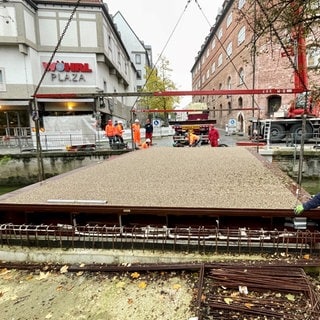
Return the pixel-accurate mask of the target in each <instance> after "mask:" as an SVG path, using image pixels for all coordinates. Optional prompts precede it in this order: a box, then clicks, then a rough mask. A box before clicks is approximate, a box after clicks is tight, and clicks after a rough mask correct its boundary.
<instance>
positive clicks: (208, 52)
mask: <svg viewBox="0 0 320 320" xmlns="http://www.w3.org/2000/svg"><path fill="white" fill-rule="evenodd" d="M209 54H210V51H209V49H207V51H206V57H207V58H208V57H209Z"/></svg>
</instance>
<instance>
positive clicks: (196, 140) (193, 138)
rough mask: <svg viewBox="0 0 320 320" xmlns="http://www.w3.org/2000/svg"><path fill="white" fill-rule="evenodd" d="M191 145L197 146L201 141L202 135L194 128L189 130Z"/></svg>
mask: <svg viewBox="0 0 320 320" xmlns="http://www.w3.org/2000/svg"><path fill="white" fill-rule="evenodd" d="M188 141H189V147H195V146H197V145H198V144H199V143H200V137H199V136H197V135H196V134H194V133H193V131H192V130H189V132H188Z"/></svg>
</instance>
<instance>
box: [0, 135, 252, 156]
mask: <svg viewBox="0 0 320 320" xmlns="http://www.w3.org/2000/svg"><path fill="white" fill-rule="evenodd" d="M218 130H219V133H220V144H225V145H227V146H228V147H233V146H236V143H237V141H248V138H247V137H245V136H239V135H236V134H233V135H226V132H225V131H224V130H222V129H218ZM143 140H144V137H142V141H143ZM130 144H131V142H129V146H130ZM105 145H106V146H105V147H107V148H108V143H107V141H105ZM153 145H154V146H155V147H156V146H161V147H173V138H172V135H165V136H154V138H153ZM29 149H30V147H29ZM28 151H29V152H32V151H31V149H30V150H28V149H24V148H23V147H22V148H20V147H19V146H17V145H3V144H2V145H1V144H0V155H1V154H4V155H5V154H16V153H27V152H28ZM33 152H34V151H33Z"/></svg>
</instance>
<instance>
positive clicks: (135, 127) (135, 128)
mask: <svg viewBox="0 0 320 320" xmlns="http://www.w3.org/2000/svg"><path fill="white" fill-rule="evenodd" d="M131 129H132V135H133V143H134V147H135V148H138V146H140V145H141V134H140V121H139V120H138V119H136V120H135V121H134V123H133V124H132V127H131Z"/></svg>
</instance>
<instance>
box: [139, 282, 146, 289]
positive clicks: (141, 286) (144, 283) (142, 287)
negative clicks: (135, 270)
mask: <svg viewBox="0 0 320 320" xmlns="http://www.w3.org/2000/svg"><path fill="white" fill-rule="evenodd" d="M138 287H139V288H140V289H145V288H146V287H147V284H146V282H144V281H141V282H140V283H139V285H138Z"/></svg>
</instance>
